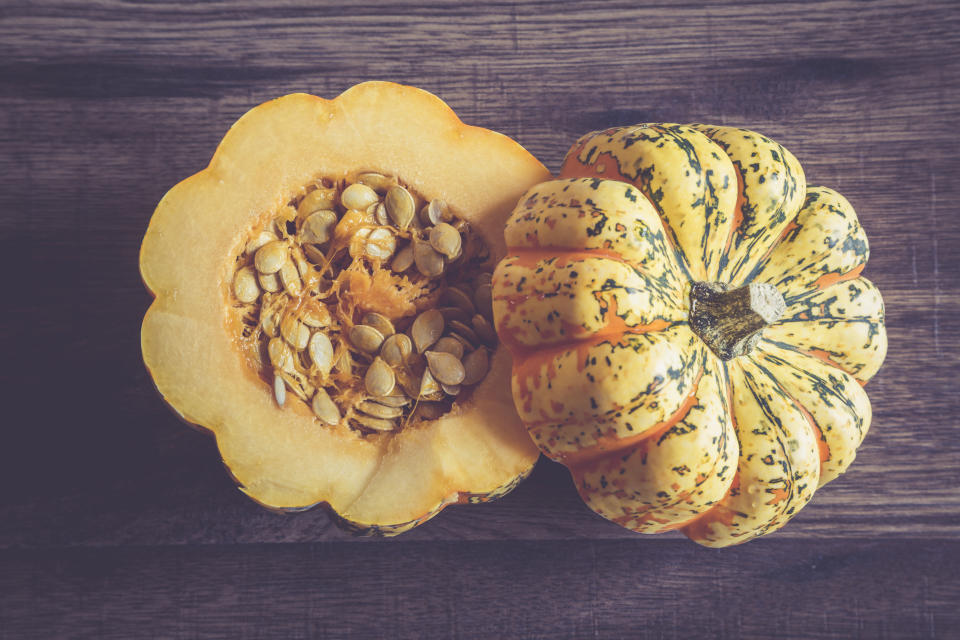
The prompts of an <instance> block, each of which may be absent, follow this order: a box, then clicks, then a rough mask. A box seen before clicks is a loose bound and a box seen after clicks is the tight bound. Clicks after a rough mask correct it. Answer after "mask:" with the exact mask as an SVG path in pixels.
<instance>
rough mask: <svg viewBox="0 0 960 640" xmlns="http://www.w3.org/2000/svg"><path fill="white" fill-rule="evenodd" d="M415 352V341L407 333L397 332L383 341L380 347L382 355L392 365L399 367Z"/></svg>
mask: <svg viewBox="0 0 960 640" xmlns="http://www.w3.org/2000/svg"><path fill="white" fill-rule="evenodd" d="M411 353H413V342H412V341H411V340H410V336H408V335H407V334H405V333H395V334H393V335H392V336H390V337H388V338H387V339H386V340H384V341H383V346H381V347H380V357H381V358H383V360H384V361H385V362H386V363H387V364H389V365H390V366H391V367H399V366H400V365H401V364H403V363H405V362H406V361H407V360H408V359H409V358H410V354H411Z"/></svg>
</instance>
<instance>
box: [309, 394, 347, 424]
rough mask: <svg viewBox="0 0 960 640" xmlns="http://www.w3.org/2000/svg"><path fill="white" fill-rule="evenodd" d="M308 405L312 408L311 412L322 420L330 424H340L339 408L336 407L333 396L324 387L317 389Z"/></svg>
mask: <svg viewBox="0 0 960 640" xmlns="http://www.w3.org/2000/svg"><path fill="white" fill-rule="evenodd" d="M310 407H311V408H312V409H313V414H314V415H315V416H317V417H318V418H320V420H321V421H322V422H324V423H326V424H328V425H330V426H336V425H338V424H340V418H341V415H340V408H339V407H337V403H336V402H334V401H333V398H331V397H330V394H329V393H327V391H326V390H325V389H317V393H316V395H314V396H313V402H311V403H310Z"/></svg>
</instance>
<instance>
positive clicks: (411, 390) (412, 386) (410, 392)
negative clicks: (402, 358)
mask: <svg viewBox="0 0 960 640" xmlns="http://www.w3.org/2000/svg"><path fill="white" fill-rule="evenodd" d="M395 373H396V374H397V382H398V383H399V385H400V387H401V388H402V389H403V393H404V394H406V395H407V396H410V397H411V398H417V397H419V396H420V383H421V376H420V375H417V376H416V377H415V376H413V374H411V373H410V371H408V370H407V369H402V368H401V369H397V370H396V371H395ZM397 391H398V390H397V389H394V393H396V392H397Z"/></svg>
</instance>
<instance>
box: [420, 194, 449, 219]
mask: <svg viewBox="0 0 960 640" xmlns="http://www.w3.org/2000/svg"><path fill="white" fill-rule="evenodd" d="M420 219H421V220H422V221H423V224H429V225H435V224H437V223H439V222H443V221H444V220H449V219H450V208H449V207H448V206H447V203H446V202H444V201H443V200H431V201H430V203H429V204H427V205H426V206H424V207H423V208H422V209H421V210H420Z"/></svg>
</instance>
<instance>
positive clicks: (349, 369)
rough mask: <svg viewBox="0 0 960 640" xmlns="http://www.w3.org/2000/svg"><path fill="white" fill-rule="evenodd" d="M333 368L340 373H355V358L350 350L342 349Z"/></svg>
mask: <svg viewBox="0 0 960 640" xmlns="http://www.w3.org/2000/svg"><path fill="white" fill-rule="evenodd" d="M333 366H334V367H336V369H337V371H339V372H340V373H346V374H350V373H353V356H351V355H350V350H349V349H342V350H341V351H340V355H339V357H337V359H336V361H335V362H334V364H333Z"/></svg>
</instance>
